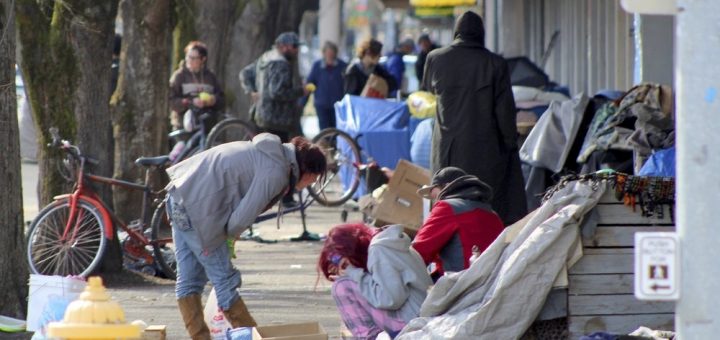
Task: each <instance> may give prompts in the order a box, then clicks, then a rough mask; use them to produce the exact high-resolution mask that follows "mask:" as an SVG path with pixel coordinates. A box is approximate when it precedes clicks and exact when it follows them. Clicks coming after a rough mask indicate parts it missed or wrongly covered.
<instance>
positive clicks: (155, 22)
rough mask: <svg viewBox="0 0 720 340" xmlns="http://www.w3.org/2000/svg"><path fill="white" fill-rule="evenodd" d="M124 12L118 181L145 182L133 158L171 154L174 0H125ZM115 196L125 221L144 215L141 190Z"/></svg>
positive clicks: (115, 104)
mask: <svg viewBox="0 0 720 340" xmlns="http://www.w3.org/2000/svg"><path fill="white" fill-rule="evenodd" d="M120 12H121V15H122V22H123V42H124V44H123V48H122V52H121V55H122V57H121V58H120V74H121V76H120V79H119V82H118V87H117V90H116V91H115V94H114V95H113V99H112V102H111V109H112V113H113V128H114V135H115V177H116V178H120V179H125V180H131V181H143V180H144V175H145V172H144V168H142V167H139V166H137V165H135V163H134V161H135V159H137V158H138V157H140V156H157V155H161V154H164V153H166V152H167V148H166V145H167V143H166V142H167V131H168V129H167V125H168V124H167V122H168V113H169V112H170V111H169V108H168V79H169V78H170V65H169V63H170V61H169V60H168V56H169V55H170V33H171V32H170V0H157V1H155V0H132V1H130V0H123V1H122V2H121V3H120ZM156 184H158V185H159V183H156ZM158 185H155V187H156V189H158V188H157V186H158ZM113 198H114V200H113V202H114V205H115V213H116V214H117V215H118V216H120V217H121V218H122V219H123V220H125V221H126V222H129V221H130V220H131V219H136V218H139V217H140V216H139V212H140V211H141V209H142V208H143V207H142V206H141V203H142V192H138V191H128V190H126V189H123V188H116V189H115V190H114V192H113ZM151 213H152V212H149V213H148V216H147V218H148V220H147V221H145V222H146V223H149V222H150V221H149V218H150V217H151V216H149V215H150V214H151Z"/></svg>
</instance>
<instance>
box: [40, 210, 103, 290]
mask: <svg viewBox="0 0 720 340" xmlns="http://www.w3.org/2000/svg"><path fill="white" fill-rule="evenodd" d="M70 215H71V207H70V199H68V198H64V199H61V200H58V201H55V202H53V203H51V204H50V205H48V206H47V207H45V208H44V209H43V210H42V211H41V212H40V214H38V216H37V217H36V218H35V220H34V221H33V222H32V225H31V226H30V232H29V233H28V247H27V259H28V264H30V270H31V271H32V273H34V274H42V275H60V276H67V275H78V276H83V277H87V276H88V275H90V274H91V273H92V272H93V270H95V268H96V267H97V266H98V265H99V264H100V260H101V259H102V256H103V253H104V252H105V245H106V243H107V242H106V239H105V223H104V221H103V219H102V218H101V215H100V210H99V208H98V207H96V206H94V205H92V204H91V203H89V202H87V201H85V200H82V199H80V200H78V202H77V206H76V210H75V216H74V218H73V220H72V221H70V220H69V219H70ZM68 223H70V225H71V226H72V228H71V229H70V230H69V232H68V233H67V235H66V236H65V238H63V234H64V231H65V227H66V226H67V225H68Z"/></svg>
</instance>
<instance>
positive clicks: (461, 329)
mask: <svg viewBox="0 0 720 340" xmlns="http://www.w3.org/2000/svg"><path fill="white" fill-rule="evenodd" d="M605 187H606V186H605V185H598V186H594V185H593V184H592V183H590V182H580V181H574V182H570V183H567V185H566V186H565V187H564V188H562V189H560V190H559V191H558V192H556V193H555V194H554V195H553V196H552V197H551V198H550V199H549V200H548V201H547V202H545V203H544V204H543V205H542V206H541V207H540V208H538V209H537V210H536V211H534V212H533V213H531V214H529V215H528V216H526V217H525V218H524V219H523V220H521V221H519V222H517V223H516V224H515V225H513V226H511V227H509V228H507V229H506V230H505V231H504V232H503V233H502V234H501V235H500V236H498V238H497V240H495V242H493V244H492V245H490V247H488V249H486V250H485V252H483V253H482V254H481V255H480V257H479V258H478V259H477V260H476V261H475V262H474V263H473V264H472V265H471V266H470V268H468V269H467V270H465V271H462V272H458V273H455V274H451V275H447V276H445V277H443V278H441V279H440V280H439V281H438V282H437V284H436V285H435V287H433V289H432V290H431V291H430V294H429V295H428V297H427V299H426V300H425V302H424V303H423V305H422V308H421V310H420V317H419V318H416V319H413V320H411V321H410V323H409V324H408V325H407V326H406V327H405V329H403V332H402V333H401V334H400V335H399V336H398V339H493V340H495V339H518V338H519V337H520V336H522V334H523V333H524V332H525V330H526V329H527V328H528V327H529V326H530V324H531V323H532V322H533V321H534V320H535V319H536V317H537V315H538V313H539V312H540V310H541V309H542V307H543V304H544V302H545V299H546V297H547V295H548V293H549V292H550V289H551V288H552V286H553V283H554V282H555V280H556V279H557V278H558V277H559V276H560V275H561V274H562V273H563V272H564V269H566V265H572V263H568V262H569V261H570V260H571V257H573V254H574V250H575V249H577V247H578V245H579V242H580V238H579V225H580V223H581V221H582V219H583V216H584V215H585V214H586V213H588V212H589V211H590V210H591V209H592V208H593V207H595V205H596V204H597V202H598V200H599V199H600V197H601V196H602V194H603V193H604V191H605ZM517 230H519V233H518V234H517V236H516V237H514V238H512V236H511V235H510V234H512V233H513V232H514V231H517ZM508 239H512V241H511V242H510V243H507V242H506V240H508Z"/></svg>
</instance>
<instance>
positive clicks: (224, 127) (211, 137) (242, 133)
mask: <svg viewBox="0 0 720 340" xmlns="http://www.w3.org/2000/svg"><path fill="white" fill-rule="evenodd" d="M255 134H256V132H255V128H254V127H252V126H251V125H250V124H248V123H246V122H245V121H243V120H242V119H238V118H229V119H224V120H222V121H221V122H220V123H218V124H217V125H215V127H213V129H212V130H210V133H209V134H208V137H207V141H206V142H205V150H207V149H210V148H213V147H216V146H218V145H220V144H225V143H230V142H237V141H248V140H251V139H252V138H253V136H255Z"/></svg>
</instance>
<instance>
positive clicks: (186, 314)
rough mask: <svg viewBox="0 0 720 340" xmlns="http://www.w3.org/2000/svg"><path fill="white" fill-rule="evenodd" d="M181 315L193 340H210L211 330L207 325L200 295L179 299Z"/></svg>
mask: <svg viewBox="0 0 720 340" xmlns="http://www.w3.org/2000/svg"><path fill="white" fill-rule="evenodd" d="M178 306H179V307H180V314H182V318H183V321H185V329H187V331H188V334H190V337H191V338H192V340H210V330H209V329H208V326H207V325H206V324H205V317H204V316H203V308H202V300H201V299H200V294H191V295H188V296H185V297H182V298H179V299H178Z"/></svg>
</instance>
